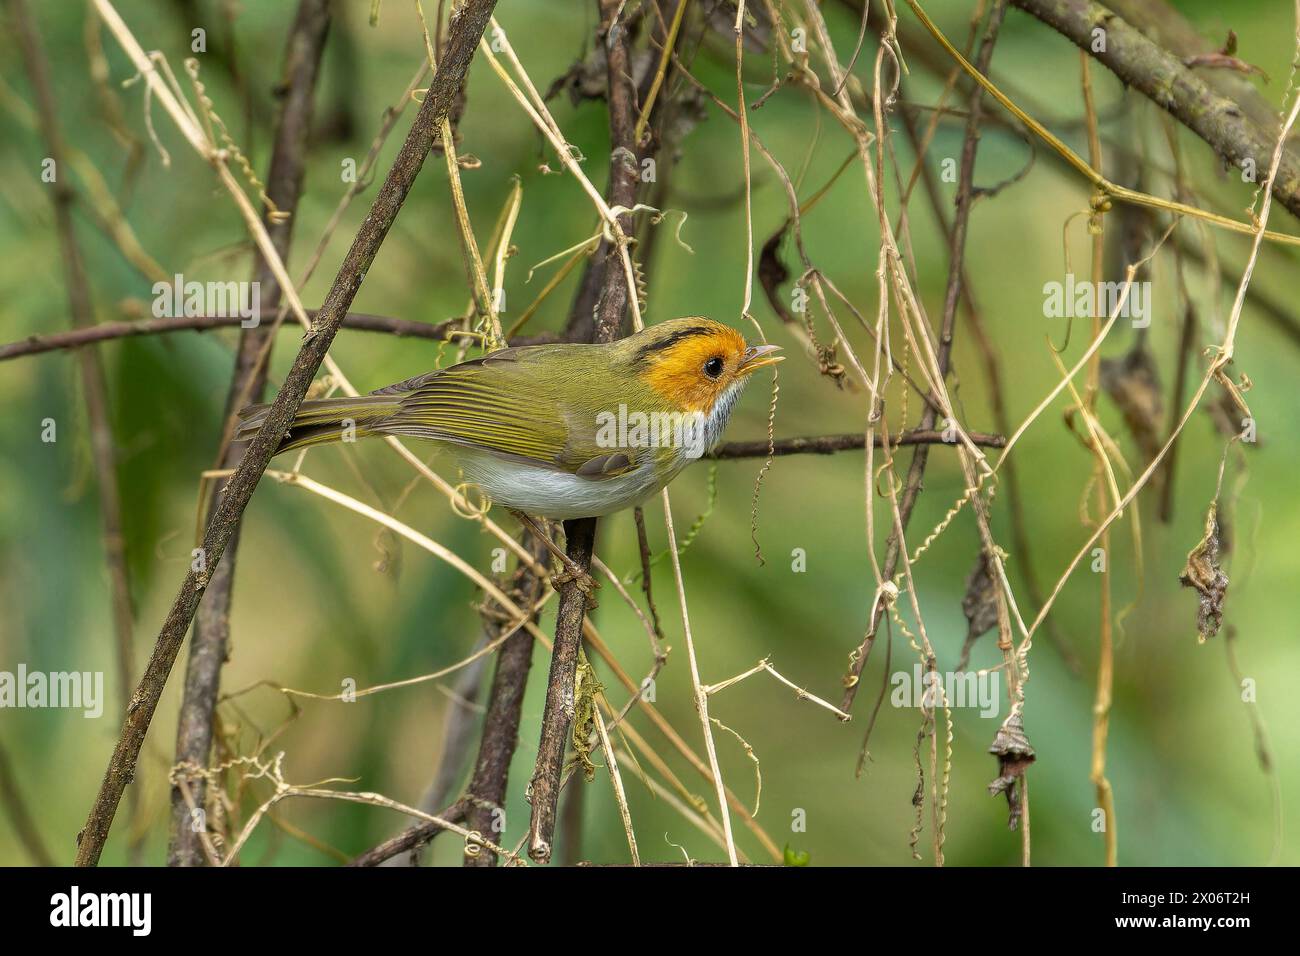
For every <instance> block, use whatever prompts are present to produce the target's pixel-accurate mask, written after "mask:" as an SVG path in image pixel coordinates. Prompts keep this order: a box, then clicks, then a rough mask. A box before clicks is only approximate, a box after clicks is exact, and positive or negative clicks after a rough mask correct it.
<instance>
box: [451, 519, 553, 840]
mask: <svg viewBox="0 0 1300 956" xmlns="http://www.w3.org/2000/svg"><path fill="white" fill-rule="evenodd" d="M530 545H531V551H532V555H533V558H534V560H538V561H545V560H546V555H547V551H546V548H545V546H544V545H542V544H541V543H540V542H538V541H536V540H533V539H531V538H530ZM514 583H515V586H514V589H513V590H514V592H515V594H517V595H519V596H518V597H517V598H516V599H515V603H516V604H517V605H518V606H519V607H532V606H534V605H535V604H536V603H537V600H538V598H540V597H541V592H542V588H544V587H547V585H546V584H545V583H544V582H543V581H541V580H540V579H539V578H538V577H537V575H535V574H533V572H532V570H531V569H530V568H529V567H528V566H527V565H524V564H520V565H519V568H518V569H517V570H516V572H515V582H514ZM534 619H535V618H534ZM505 626H507V625H506V624H503V623H499V624H497V625H496V631H497V634H499V633H500V630H501V628H503V627H505ZM497 634H492V635H490V636H491V637H493V638H495V637H496V636H497ZM532 666H533V635H532V634H530V633H529V632H528V631H527V630H525V629H524V628H522V627H521V628H517V629H516V630H515V633H514V636H512V637H509V638H507V639H506V642H505V643H504V644H502V645H501V650H500V651H499V652H498V653H497V666H496V671H495V672H494V673H493V675H492V690H491V692H490V694H489V696H488V709H487V715H486V716H485V717H484V718H483V737H482V739H481V741H480V743H479V751H478V760H476V761H475V763H474V773H473V775H472V776H471V777H470V782H469V792H468V793H467V794H466V795H465V799H466V802H467V804H468V806H467V810H466V813H465V826H466V828H467V829H469V830H470V831H471V832H478V833H481V834H483V835H484V836H486V837H487V838H488V839H489V840H492V841H493V842H494V843H500V842H501V839H500V838H501V834H502V833H504V832H505V804H506V782H507V780H508V779H509V775H510V761H511V759H512V758H513V757H514V755H515V747H516V746H517V745H518V743H519V718H520V715H521V714H522V713H523V707H524V691H525V690H526V689H527V687H528V672H529V671H530V670H531V669H532ZM495 864H496V854H495V853H493V852H492V851H491V850H487V849H484V848H483V847H481V846H475V847H474V848H473V849H472V850H471V849H469V848H468V847H467V848H466V853H465V865H466V866H494V865H495Z"/></svg>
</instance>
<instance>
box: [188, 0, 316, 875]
mask: <svg viewBox="0 0 1300 956" xmlns="http://www.w3.org/2000/svg"><path fill="white" fill-rule="evenodd" d="M329 27H330V5H329V0H302V2H301V3H300V4H299V6H298V12H297V15H296V16H295V17H294V21H293V26H292V27H291V28H290V31H289V39H288V41H287V43H286V47H285V56H284V82H283V87H284V90H285V95H284V105H283V108H282V109H281V111H280V117H279V120H278V122H277V128H276V132H275V144H274V147H273V148H272V152H271V167H270V172H269V173H268V175H267V179H266V195H267V198H268V200H269V205H268V206H267V207H266V208H265V209H264V210H263V213H262V221H263V223H264V224H265V226H266V231H267V233H268V234H269V235H270V237H271V242H272V244H273V245H274V246H275V251H276V253H277V254H278V255H279V256H280V258H281V259H282V260H287V259H288V255H289V243H290V240H291V238H292V235H293V226H294V223H295V222H296V221H297V218H298V217H297V216H296V215H295V212H296V210H297V207H298V197H299V194H300V193H301V190H302V180H303V174H304V172H305V167H306V154H307V135H308V133H309V131H310V129H311V121H312V108H313V104H314V100H315V94H316V79H317V76H318V74H319V68H320V61H321V54H322V52H323V51H324V49H325V38H326V35H327V34H328V33H329ZM277 209H278V210H280V211H281V212H283V213H287V214H288V215H272V211H273V210H277ZM253 275H254V281H255V282H257V283H258V285H259V287H260V288H261V289H262V290H263V292H264V294H263V299H262V304H263V306H264V308H265V309H266V311H267V312H274V311H276V309H277V308H278V307H279V304H280V285H279V283H278V282H277V281H276V279H275V275H274V274H273V273H272V271H271V269H270V268H269V267H268V265H267V263H266V260H265V259H264V258H263V257H262V256H261V255H260V254H259V255H258V256H257V258H256V261H255V263H254V266H253ZM274 335H275V326H274V325H270V326H263V325H258V326H255V327H253V328H246V329H243V331H242V332H241V333H240V337H239V350H238V352H237V354H236V356H235V370H234V374H233V375H232V376H231V379H230V389H229V391H228V393H227V396H226V413H225V418H226V421H227V422H229V420H230V419H231V417H232V416H234V415H236V414H237V413H238V412H239V409H240V408H241V407H243V406H244V405H245V404H247V403H248V402H250V401H253V402H258V401H261V400H262V393H263V392H264V391H265V389H266V370H267V362H266V360H264V357H263V353H264V351H265V350H266V349H267V348H269V342H270V341H272V340H273V339H274ZM230 431H231V430H230V427H229V425H228V424H227V425H226V427H224V428H223V437H222V448H221V450H220V451H219V452H218V459H219V464H218V465H217V467H218V468H235V467H237V466H238V465H239V461H240V458H241V457H242V456H243V448H242V446H239V445H234V444H232V443H231V442H230V441H229V437H228V436H229V435H230ZM219 501H220V496H219V495H214V499H213V502H212V506H211V508H210V509H209V512H208V519H209V522H210V521H211V519H212V516H213V514H214V513H215V511H216V506H217V504H218V502H219ZM238 546H239V525H238V524H237V523H236V525H235V526H234V528H233V529H232V531H231V535H230V542H229V544H228V545H227V546H226V559H225V560H224V561H223V562H222V563H221V564H220V565H219V566H218V567H216V568H215V569H214V570H213V573H212V579H211V583H210V584H209V586H208V590H207V596H206V599H205V600H204V601H203V602H202V603H201V604H200V605H199V608H198V612H197V616H196V618H195V621H194V636H193V638H192V640H191V642H190V656H189V664H188V666H187V668H186V672H185V692H184V695H183V697H182V698H181V712H180V718H179V720H178V722H177V728H176V760H175V763H176V764H178V765H180V764H188V765H192V766H197V767H206V766H207V763H208V755H209V753H210V751H211V749H212V725H213V720H214V718H215V716H216V709H217V694H218V691H219V690H220V688H221V667H222V665H223V664H224V663H225V660H226V654H227V647H228V644H229V639H230V601H231V588H232V586H233V584H234V578H235V551H236V549H237V548H238ZM206 793H207V780H206V779H205V778H203V777H202V776H200V777H198V778H196V779H195V780H194V781H193V786H192V799H193V802H194V804H195V805H196V806H197V807H200V808H201V807H203V806H204V804H205V802H206ZM202 832H203V827H200V826H196V825H194V824H193V823H192V821H191V815H190V808H189V806H188V802H187V801H186V799H185V797H184V795H183V794H182V793H181V790H180V788H179V787H173V788H172V833H171V845H170V849H169V851H168V863H169V864H171V865H173V866H200V865H202V864H203V862H204V860H205V856H204V853H203V846H202V844H201V842H200V839H199V837H200V835H201V833H202Z"/></svg>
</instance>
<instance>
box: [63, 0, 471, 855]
mask: <svg viewBox="0 0 1300 956" xmlns="http://www.w3.org/2000/svg"><path fill="white" fill-rule="evenodd" d="M495 6H496V0H467V2H466V3H465V5H464V6H462V7H461V8H460V10H459V11H458V13H457V14H456V15H455V16H454V18H453V22H452V25H451V30H450V34H449V37H450V38H449V42H448V45H447V53H446V55H445V56H444V57H443V60H442V63H441V64H439V68H438V72H437V74H436V75H435V76H434V77H433V80H432V82H431V84H430V87H429V91H428V93H427V95H426V96H425V99H424V102H423V103H422V104H421V106H420V111H419V113H418V114H416V117H415V121H414V123H413V124H412V126H411V129H410V132H408V133H407V136H406V141H405V142H404V143H403V144H402V148H401V150H400V151H399V152H398V154H397V158H396V159H395V160H394V161H393V165H392V168H391V169H390V170H389V171H388V175H387V177H386V178H385V179H384V183H383V185H382V186H381V187H380V189H379V192H378V194H377V195H376V197H375V201H374V203H373V204H372V205H371V207H370V212H369V213H368V214H367V216H366V218H365V220H364V221H363V223H362V226H361V229H360V231H359V232H358V233H357V236H356V238H355V239H354V240H353V242H352V246H351V248H350V249H349V250H348V253H347V256H346V257H345V258H344V260H343V264H342V266H341V267H340V269H339V272H338V275H337V276H336V277H335V279H334V283H333V285H332V286H331V287H330V291H329V294H328V295H327V296H326V297H325V303H324V305H323V306H322V308H321V311H320V314H319V315H318V316H317V317H316V321H315V322H314V324H313V326H312V330H311V331H310V332H309V333H308V335H307V336H306V338H305V339H304V341H303V345H302V348H301V349H300V350H299V352H298V355H297V357H296V358H295V359H294V363H293V367H292V368H291V369H290V371H289V374H288V376H286V378H285V381H284V385H283V387H282V388H281V389H280V394H279V395H278V396H277V397H276V399H275V402H274V403H273V404H272V406H271V408H270V410H269V412H268V413H267V421H266V426H265V427H264V428H262V429H261V431H259V432H258V434H257V435H256V436H255V437H254V438H253V440H252V442H251V443H250V444H249V446H248V449H247V451H246V452H245V453H244V458H243V460H242V461H241V462H240V465H239V468H238V469H237V470H236V471H235V474H234V475H232V476H231V478H230V480H229V482H228V483H227V484H226V487H225V491H224V493H223V495H222V498H221V502H220V504H219V505H218V507H217V512H216V514H215V515H214V516H213V518H212V521H211V523H210V524H209V526H208V530H207V532H206V534H205V535H204V539H203V550H202V557H203V558H204V559H205V561H204V563H203V565H202V566H203V567H204V570H202V571H196V570H193V569H191V570H190V571H189V572H187V574H186V575H185V579H184V580H183V581H182V582H181V588H180V592H179V593H178V594H177V596H176V600H175V602H174V603H173V605H172V607H171V610H170V611H169V612H168V614H167V618H166V620H165V621H164V622H163V625H162V628H161V630H160V631H159V634H158V640H157V642H156V644H155V646H154V650H153V654H152V655H151V657H150V659H149V664H148V666H147V667H146V668H145V672H144V675H143V677H142V678H141V679H140V683H139V685H138V686H137V687H136V690H135V694H134V695H133V697H132V700H131V706H130V708H129V713H128V716H127V719H126V722H125V724H124V725H123V727H122V733H121V737H120V738H119V740H118V743H117V746H116V747H115V748H114V751H113V756H112V757H111V758H110V760H109V763H108V768H107V770H106V771H105V773H104V781H103V783H102V785H101V786H100V791H99V795H98V796H97V797H96V799H95V803H94V806H93V807H92V808H91V810H90V814H89V816H88V817H87V820H86V826H85V828H84V830H83V831H82V833H81V839H80V841H79V843H80V845H79V846H78V850H77V863H78V865H82V866H93V865H94V864H96V863H97V862H98V861H99V856H100V853H101V852H102V851H103V848H104V843H105V841H106V840H107V839H108V831H109V828H110V827H111V826H112V823H113V817H114V815H115V814H116V812H117V805H118V802H119V801H120V800H121V797H122V791H123V789H124V788H125V787H126V784H127V782H128V781H129V780H130V779H131V776H132V775H133V773H134V771H135V765H136V759H137V758H138V756H139V754H140V748H141V747H142V746H143V744H144V738H145V733H146V732H147V731H148V729H149V724H150V721H151V720H152V719H153V714H154V710H155V709H156V708H157V706H158V699H159V698H160V697H161V696H162V692H163V688H164V687H165V686H166V684H167V677H168V675H169V674H170V673H171V669H172V665H173V663H174V662H175V660H176V655H177V653H178V652H179V650H180V646H181V643H182V642H183V641H184V639H185V631H186V630H187V629H188V627H189V624H190V621H191V620H192V619H193V617H194V612H195V610H196V608H197V607H198V603H199V601H200V599H201V598H202V597H203V592H204V590H205V589H206V587H207V585H208V583H209V580H210V577H209V575H210V574H211V572H212V571H213V570H214V569H215V568H216V567H218V566H219V565H220V563H221V557H222V554H223V553H224V552H225V549H226V545H227V544H228V543H229V542H230V537H231V535H232V534H233V533H234V530H235V526H236V524H237V523H238V521H239V518H240V515H242V514H243V512H244V509H245V508H246V507H247V506H248V502H249V500H250V499H251V498H252V496H253V490H254V489H255V488H256V487H257V483H258V481H259V479H260V478H261V477H262V473H263V472H264V471H265V470H266V466H267V463H268V462H269V461H270V460H271V456H272V454H274V452H275V449H276V446H277V445H278V444H279V441H280V437H281V436H282V435H283V434H284V432H285V430H286V429H287V428H288V426H289V423H290V422H291V421H292V419H293V416H294V414H295V413H296V412H297V410H298V406H299V405H301V404H302V401H303V398H304V397H305V396H306V394H307V389H308V388H309V387H310V386H311V383H312V380H313V378H315V375H316V371H317V369H319V368H320V364H321V362H322V361H323V360H324V358H325V353H326V352H327V351H328V350H329V347H330V344H331V343H332V342H333V341H334V336H335V334H336V333H337V332H338V330H339V328H340V327H341V326H342V324H343V316H344V314H345V313H346V312H347V309H348V306H349V305H351V304H352V300H353V299H354V298H355V296H356V294H357V290H358V289H360V287H361V283H362V281H363V280H364V277H365V274H366V272H367V271H368V270H369V269H370V266H371V264H372V263H373V262H374V260H375V256H376V254H377V253H378V252H379V247H380V245H381V244H382V243H383V241H384V237H385V236H387V235H388V230H389V229H390V228H391V227H392V225H393V221H394V220H395V219H396V218H397V213H398V211H399V210H400V209H401V208H402V203H403V202H404V201H405V200H406V197H407V194H408V193H409V192H410V190H411V186H412V185H413V184H414V182H415V178H416V176H417V175H419V172H420V168H421V166H423V165H424V160H425V158H426V157H427V156H428V154H429V150H430V149H431V148H432V146H433V142H434V139H435V137H436V135H437V131H438V128H439V126H440V124H441V122H442V119H443V118H444V117H445V116H446V115H447V114H448V111H449V110H450V108H451V106H452V103H453V102H454V101H455V98H456V95H457V93H458V91H459V90H460V87H461V84H462V83H463V82H464V80H465V74H466V72H467V71H468V69H469V64H470V61H471V59H473V56H474V51H475V49H476V48H477V46H478V43H479V40H480V39H481V38H482V36H483V31H484V29H485V28H486V26H487V22H488V18H489V17H490V16H491V14H492V10H493V8H494V7H495ZM196 563H197V562H196Z"/></svg>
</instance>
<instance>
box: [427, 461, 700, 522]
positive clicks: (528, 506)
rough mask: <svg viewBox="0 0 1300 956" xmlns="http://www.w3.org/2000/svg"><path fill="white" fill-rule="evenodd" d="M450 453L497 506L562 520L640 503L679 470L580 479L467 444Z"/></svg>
mask: <svg viewBox="0 0 1300 956" xmlns="http://www.w3.org/2000/svg"><path fill="white" fill-rule="evenodd" d="M447 452H448V454H450V455H451V456H452V457H454V458H455V459H456V463H457V464H458V465H459V466H460V469H461V471H462V472H464V474H465V480H466V481H468V482H470V483H471V484H474V485H476V486H478V487H479V488H480V489H481V490H482V491H483V493H484V494H485V495H487V496H488V497H489V498H491V499H492V500H493V501H494V502H496V503H497V504H499V505H504V506H505V507H507V508H514V509H515V510H516V511H522V512H524V513H525V514H530V515H538V516H540V517H545V518H554V519H556V520H563V519H568V518H595V517H600V516H601V515H607V514H613V513H614V512H615V511H621V510H623V509H624V508H630V507H632V506H633V505H636V504H640V503H641V502H643V501H645V500H646V499H647V498H649V497H650V496H651V495H653V494H655V493H656V492H658V491H659V490H660V489H662V488H663V487H664V485H666V484H667V483H668V481H669V480H671V479H672V477H673V476H674V475H675V474H676V471H675V470H674V471H673V472H667V473H664V474H663V475H662V479H661V478H660V477H656V475H655V467H654V463H653V462H647V463H646V464H644V465H642V466H641V467H640V468H638V469H637V470H636V471H630V472H628V473H627V474H626V475H619V476H617V477H614V478H601V479H592V478H581V477H579V476H577V475H570V474H568V473H567V472H562V471H556V470H554V469H551V468H543V467H540V466H538V465H529V464H524V463H523V462H518V461H510V460H506V459H502V458H498V457H497V456H495V455H492V454H490V453H488V452H484V451H479V450H477V449H473V448H466V447H464V446H448V447H447Z"/></svg>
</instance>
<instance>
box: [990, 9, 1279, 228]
mask: <svg viewBox="0 0 1300 956" xmlns="http://www.w3.org/2000/svg"><path fill="white" fill-rule="evenodd" d="M1012 2H1013V3H1014V4H1015V5H1016V6H1017V7H1019V8H1020V9H1021V10H1024V11H1025V12H1026V13H1029V14H1032V15H1033V16H1035V17H1037V18H1038V19H1039V20H1042V21H1043V22H1044V23H1046V24H1047V25H1048V26H1051V27H1053V28H1055V29H1056V30H1058V31H1059V32H1060V33H1061V34H1062V35H1064V36H1065V37H1067V38H1069V39H1070V40H1071V41H1073V42H1074V43H1075V44H1076V45H1077V46H1078V47H1079V48H1080V49H1081V50H1083V51H1084V52H1086V53H1088V54H1090V55H1091V56H1093V57H1094V58H1095V59H1097V60H1098V61H1099V62H1101V63H1102V64H1104V65H1105V66H1106V67H1108V68H1109V69H1110V70H1111V72H1113V73H1114V74H1115V75H1116V76H1118V77H1119V78H1120V79H1121V80H1123V81H1124V82H1125V83H1126V84H1127V85H1129V86H1131V87H1133V88H1134V89H1135V90H1138V91H1139V92H1140V93H1142V94H1143V95H1145V96H1146V97H1147V98H1148V99H1150V100H1152V101H1153V102H1154V103H1156V104H1157V105H1159V106H1161V107H1163V108H1164V109H1166V110H1168V111H1169V112H1170V114H1172V115H1173V116H1174V117H1175V118H1176V119H1177V120H1178V121H1179V122H1180V123H1182V124H1183V125H1184V126H1186V127H1187V128H1188V129H1190V130H1191V131H1192V132H1194V133H1195V134H1196V135H1197V136H1199V137H1201V139H1203V140H1205V142H1206V143H1208V144H1209V145H1210V146H1211V147H1212V148H1213V149H1214V151H1215V152H1216V153H1217V154H1218V155H1219V156H1220V157H1221V158H1222V159H1223V161H1224V162H1226V163H1230V164H1231V165H1233V166H1235V167H1237V168H1238V169H1240V170H1243V171H1247V170H1249V171H1250V172H1251V173H1257V174H1258V175H1259V176H1261V177H1262V176H1263V175H1264V173H1265V172H1266V171H1267V169H1268V165H1269V158H1270V157H1271V156H1272V155H1273V148H1274V146H1275V144H1276V142H1277V131H1276V130H1272V129H1268V130H1262V129H1260V127H1259V126H1257V125H1256V124H1255V123H1253V122H1252V121H1251V120H1250V119H1249V117H1248V116H1247V115H1246V113H1245V111H1244V110H1243V109H1242V108H1241V106H1240V105H1238V104H1237V103H1236V102H1235V101H1234V100H1231V99H1229V98H1228V97H1226V96H1223V95H1222V94H1220V93H1219V92H1217V91H1216V90H1215V89H1214V88H1213V87H1211V86H1210V84H1209V83H1207V82H1206V81H1205V80H1204V79H1202V78H1201V76H1200V75H1199V74H1198V73H1197V72H1196V71H1195V70H1192V69H1190V68H1188V67H1186V66H1184V65H1183V61H1182V60H1181V59H1180V58H1179V57H1177V56H1175V55H1174V54H1173V53H1170V52H1169V51H1168V50H1166V49H1164V48H1163V47H1161V46H1160V45H1159V44H1157V43H1155V42H1154V41H1152V40H1150V39H1149V38H1148V37H1147V36H1146V35H1144V34H1143V33H1142V31H1140V30H1138V29H1137V28H1136V27H1134V26H1133V25H1132V24H1130V23H1129V22H1128V21H1127V20H1124V19H1122V18H1121V17H1119V16H1117V15H1116V14H1115V13H1113V12H1112V11H1111V10H1109V9H1108V8H1106V7H1104V6H1102V5H1101V4H1099V3H1093V2H1091V0H1012ZM1098 29H1100V30H1101V31H1102V34H1101V36H1102V37H1103V38H1104V40H1105V43H1104V46H1103V44H1101V43H1100V42H1098V40H1097V34H1094V31H1095V30H1098ZM1098 47H1101V48H1100V49H1097V48H1098ZM981 72H983V71H981ZM1272 191H1273V195H1274V197H1275V198H1276V199H1277V201H1278V202H1280V203H1281V204H1282V205H1284V206H1285V207H1286V208H1287V209H1288V210H1290V211H1291V213H1292V214H1293V215H1296V216H1300V158H1298V157H1297V156H1296V154H1295V152H1294V151H1293V150H1291V149H1288V150H1286V151H1285V152H1284V153H1283V154H1282V163H1281V165H1280V166H1279V167H1278V171H1277V177H1276V179H1274V181H1273V183H1272Z"/></svg>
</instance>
